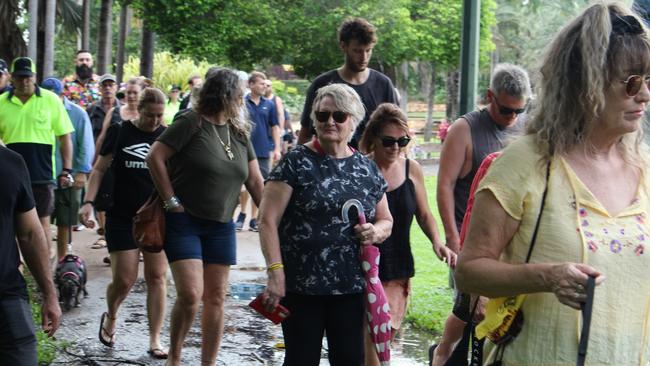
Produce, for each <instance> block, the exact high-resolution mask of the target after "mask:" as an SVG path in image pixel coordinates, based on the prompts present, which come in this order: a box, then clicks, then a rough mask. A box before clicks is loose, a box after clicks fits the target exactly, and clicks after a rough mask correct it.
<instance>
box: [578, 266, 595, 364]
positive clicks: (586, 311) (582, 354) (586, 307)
mask: <svg viewBox="0 0 650 366" xmlns="http://www.w3.org/2000/svg"><path fill="white" fill-rule="evenodd" d="M595 287H596V278H595V277H593V276H589V279H588V280H587V301H586V302H585V303H583V304H582V306H581V307H582V331H581V332H580V344H579V345H578V363H577V365H578V366H584V364H585V359H586V358H587V346H588V345H589V331H590V329H591V314H592V309H593V307H594V288H595Z"/></svg>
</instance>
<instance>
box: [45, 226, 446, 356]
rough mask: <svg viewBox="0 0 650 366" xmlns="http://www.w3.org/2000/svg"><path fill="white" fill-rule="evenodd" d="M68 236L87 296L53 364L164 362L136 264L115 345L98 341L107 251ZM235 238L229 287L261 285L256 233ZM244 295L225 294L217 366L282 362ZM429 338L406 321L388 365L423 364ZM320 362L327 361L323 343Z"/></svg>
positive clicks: (275, 329)
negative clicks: (155, 353)
mask: <svg viewBox="0 0 650 366" xmlns="http://www.w3.org/2000/svg"><path fill="white" fill-rule="evenodd" d="M245 229H246V228H245ZM73 237H74V239H73V243H74V244H73V245H74V252H75V254H78V255H80V256H81V257H82V258H84V259H85V260H86V264H87V267H88V284H87V289H88V292H89V293H90V296H89V297H88V298H86V299H84V300H83V301H82V304H81V306H80V307H78V308H72V309H71V310H70V311H68V312H65V313H64V315H63V320H62V325H61V327H60V329H59V331H58V332H57V333H56V337H57V339H59V340H64V341H66V342H68V346H67V347H66V349H65V350H60V351H59V353H58V356H57V358H56V359H55V362H54V363H53V365H93V366H96V365H97V366H99V365H102V366H103V365H164V360H155V359H153V358H151V357H150V356H149V355H148V354H147V349H148V345H149V337H148V328H147V314H146V308H145V303H146V302H145V300H146V288H145V284H144V280H143V279H142V266H140V267H141V269H140V274H141V275H140V277H139V279H138V281H137V282H136V284H135V286H134V288H133V290H132V291H131V293H130V294H129V296H128V297H127V298H126V300H125V301H124V303H123V304H122V307H121V308H120V312H119V314H118V327H117V333H116V341H115V347H114V348H112V349H111V348H108V347H105V346H104V345H102V344H101V343H100V342H99V340H98V332H99V320H100V317H101V314H102V313H103V312H104V311H106V303H105V289H106V286H107V285H108V283H109V281H110V276H111V271H110V267H109V266H107V265H106V264H104V263H102V259H103V257H104V256H105V255H107V251H106V249H91V248H90V245H91V244H92V243H93V242H94V241H95V240H96V239H97V238H98V236H97V235H96V234H95V233H94V231H91V230H88V229H86V230H84V231H81V232H75V233H74V236H73ZM237 240H238V246H237V250H238V253H237V255H238V264H237V265H236V266H233V267H232V270H231V274H230V283H231V285H233V284H234V285H235V286H234V287H232V288H233V289H236V288H237V287H238V286H237V285H238V284H242V283H244V284H264V283H265V280H266V276H265V273H264V267H263V266H264V258H263V257H262V254H261V250H260V248H259V239H258V235H257V233H252V232H249V231H242V232H240V233H238V234H237ZM168 282H169V286H168V294H167V310H166V311H167V316H166V320H165V325H164V327H163V332H162V334H163V336H162V343H163V346H166V345H168V344H169V337H168V335H169V312H170V310H171V307H172V305H173V303H174V299H175V289H174V286H173V284H172V283H171V274H169V273H168ZM233 295H234V296H233ZM247 295H248V296H247ZM249 298H250V297H249V294H242V293H239V294H238V293H231V294H229V296H228V298H227V301H226V310H225V327H224V337H223V341H222V344H221V351H220V353H219V357H218V362H217V365H237V366H246V365H281V364H282V359H283V350H282V349H281V348H280V346H281V344H282V331H281V328H280V326H279V325H274V324H273V323H271V322H270V321H268V320H266V319H264V318H262V317H261V316H259V315H257V314H256V313H255V312H254V311H253V310H252V309H250V308H249V307H248V302H249ZM200 311H201V310H199V312H200ZM199 315H200V314H199ZM198 319H199V316H197V319H196V320H195V322H194V325H193V327H192V329H191V330H190V332H189V334H188V337H187V339H186V343H185V346H184V348H183V356H182V359H183V364H184V365H200V351H201V330H200V324H199V321H198ZM432 338H433V336H432V335H431V334H429V333H426V332H421V331H418V330H416V329H410V328H409V327H408V325H406V327H405V329H404V330H403V332H402V334H400V335H398V338H397V342H396V345H395V347H394V350H393V351H392V354H393V357H392V362H391V365H393V366H411V365H425V364H426V363H427V347H428V344H430V342H431V341H432ZM324 342H326V341H324ZM321 365H329V363H328V362H327V350H326V343H324V349H323V358H322V359H321Z"/></svg>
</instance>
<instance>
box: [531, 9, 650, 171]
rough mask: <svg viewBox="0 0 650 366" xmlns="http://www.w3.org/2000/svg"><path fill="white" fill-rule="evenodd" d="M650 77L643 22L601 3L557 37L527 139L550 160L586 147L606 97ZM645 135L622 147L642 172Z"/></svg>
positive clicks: (639, 134)
mask: <svg viewBox="0 0 650 366" xmlns="http://www.w3.org/2000/svg"><path fill="white" fill-rule="evenodd" d="M630 73H632V74H639V75H647V74H649V73H650V38H649V36H648V30H647V29H646V28H645V26H644V25H643V22H642V21H641V20H640V19H639V18H638V17H637V16H636V15H635V14H634V13H633V12H632V11H631V10H630V9H629V8H628V7H627V6H625V5H624V4H621V3H616V2H601V3H598V4H595V5H592V6H590V7H589V8H587V9H586V10H585V11H584V12H583V13H582V14H581V15H579V16H578V17H577V18H575V19H574V20H573V21H571V22H570V23H569V24H568V25H566V26H565V27H564V28H563V29H562V30H560V32H559V33H558V34H557V35H556V36H555V38H554V40H553V41H552V43H551V44H550V45H549V48H548V49H547V51H546V55H545V57H544V58H543V60H542V66H541V68H540V75H539V76H540V78H539V81H538V84H537V86H538V92H537V95H538V98H537V101H536V103H534V106H533V110H532V112H531V118H530V120H529V121H528V123H527V133H528V134H532V135H534V139H535V142H536V144H537V146H538V147H539V148H540V150H541V151H540V152H541V153H542V154H543V155H544V156H545V158H547V159H548V158H550V156H552V155H563V154H565V153H567V152H568V151H569V150H571V149H572V148H574V147H575V146H577V145H580V144H584V145H585V146H586V148H587V150H588V152H593V151H594V150H593V146H589V145H588V138H589V137H590V135H591V134H592V133H593V132H594V131H595V130H597V129H598V128H599V126H600V123H601V122H600V116H601V114H602V113H603V111H604V108H605V104H606V100H605V99H606V98H605V93H606V92H607V90H608V89H609V88H610V87H611V86H612V85H613V83H616V82H618V81H619V80H624V79H625V78H626V77H627V76H628V75H630ZM642 134H643V132H642V129H641V128H640V129H639V130H638V131H637V132H634V133H630V134H626V135H625V136H623V138H622V139H621V141H620V143H619V148H620V149H621V153H622V155H623V158H624V159H625V160H626V161H627V162H628V163H632V164H634V165H637V166H641V165H642V164H643V161H644V160H645V159H644V157H643V154H642V153H641V152H640V149H641V140H642Z"/></svg>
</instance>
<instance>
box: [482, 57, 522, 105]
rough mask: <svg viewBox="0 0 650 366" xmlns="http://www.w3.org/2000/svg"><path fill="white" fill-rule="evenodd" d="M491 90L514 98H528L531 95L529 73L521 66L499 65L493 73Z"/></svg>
mask: <svg viewBox="0 0 650 366" xmlns="http://www.w3.org/2000/svg"><path fill="white" fill-rule="evenodd" d="M490 90H492V92H494V93H499V92H505V93H506V94H508V95H510V96H513V97H520V98H528V97H530V95H531V90H530V78H529V77H528V72H526V70H524V69H523V68H522V67H521V66H517V65H513V64H506V63H504V64H498V65H497V66H496V67H495V68H494V71H493V72H492V80H490Z"/></svg>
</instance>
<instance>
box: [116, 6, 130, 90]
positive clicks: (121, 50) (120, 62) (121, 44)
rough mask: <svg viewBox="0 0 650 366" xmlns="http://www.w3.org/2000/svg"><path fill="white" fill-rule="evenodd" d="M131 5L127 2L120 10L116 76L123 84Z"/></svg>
mask: <svg viewBox="0 0 650 366" xmlns="http://www.w3.org/2000/svg"><path fill="white" fill-rule="evenodd" d="M129 3H130V2H125V3H123V4H122V8H121V9H120V34H119V36H118V37H117V64H116V71H115V73H116V75H117V82H118V83H121V82H122V78H123V77H124V60H125V58H126V50H125V46H126V28H127V23H128V21H129V16H128V15H129Z"/></svg>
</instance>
